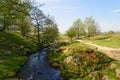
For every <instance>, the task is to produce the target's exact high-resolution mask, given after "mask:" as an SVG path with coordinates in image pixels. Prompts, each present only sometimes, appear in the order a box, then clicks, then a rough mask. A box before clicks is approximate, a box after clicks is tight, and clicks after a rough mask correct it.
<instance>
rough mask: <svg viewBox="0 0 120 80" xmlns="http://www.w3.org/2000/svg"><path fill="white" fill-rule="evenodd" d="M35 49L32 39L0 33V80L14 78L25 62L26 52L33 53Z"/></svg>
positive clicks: (13, 33) (9, 33)
mask: <svg viewBox="0 0 120 80" xmlns="http://www.w3.org/2000/svg"><path fill="white" fill-rule="evenodd" d="M21 48H22V50H20V49H21ZM36 49H37V46H36V40H34V39H32V38H29V37H28V38H25V37H22V36H21V35H20V34H18V33H15V32H0V80H3V79H5V78H9V77H16V72H18V70H19V69H20V68H21V66H22V65H23V64H24V63H25V62H26V60H27V57H26V56H25V55H26V52H27V51H28V52H29V53H33V52H35V51H36Z"/></svg>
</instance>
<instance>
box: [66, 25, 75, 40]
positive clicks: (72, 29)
mask: <svg viewBox="0 0 120 80" xmlns="http://www.w3.org/2000/svg"><path fill="white" fill-rule="evenodd" d="M66 35H67V36H68V37H70V38H71V41H72V39H73V37H76V31H75V28H74V27H71V28H70V29H69V30H68V31H67V32H66Z"/></svg>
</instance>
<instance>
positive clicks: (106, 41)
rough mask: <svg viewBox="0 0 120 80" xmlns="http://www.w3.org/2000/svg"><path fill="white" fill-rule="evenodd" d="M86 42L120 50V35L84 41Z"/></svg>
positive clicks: (108, 35) (99, 36)
mask: <svg viewBox="0 0 120 80" xmlns="http://www.w3.org/2000/svg"><path fill="white" fill-rule="evenodd" d="M84 40H85V41H88V42H92V43H95V44H98V45H102V46H107V47H112V48H120V34H119V33H114V34H104V35H98V36H94V37H91V39H84Z"/></svg>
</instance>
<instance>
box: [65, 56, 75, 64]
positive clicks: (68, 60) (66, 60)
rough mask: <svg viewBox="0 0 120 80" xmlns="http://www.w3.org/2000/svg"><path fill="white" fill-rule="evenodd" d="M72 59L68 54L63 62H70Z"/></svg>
mask: <svg viewBox="0 0 120 80" xmlns="http://www.w3.org/2000/svg"><path fill="white" fill-rule="evenodd" d="M72 60H73V57H72V56H68V57H67V58H66V59H65V60H64V62H66V63H71V62H72Z"/></svg>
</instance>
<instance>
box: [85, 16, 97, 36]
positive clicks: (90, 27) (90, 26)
mask: <svg viewBox="0 0 120 80" xmlns="http://www.w3.org/2000/svg"><path fill="white" fill-rule="evenodd" d="M95 23H96V22H95V20H94V19H93V18H92V17H87V18H86V19H85V24H86V27H87V32H88V36H89V37H90V36H93V35H95V34H96V33H97V26H96V25H95Z"/></svg>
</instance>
